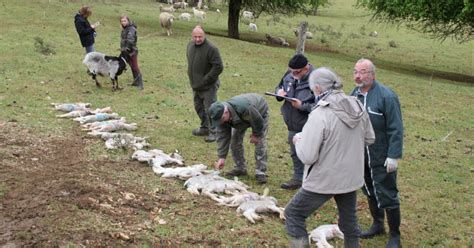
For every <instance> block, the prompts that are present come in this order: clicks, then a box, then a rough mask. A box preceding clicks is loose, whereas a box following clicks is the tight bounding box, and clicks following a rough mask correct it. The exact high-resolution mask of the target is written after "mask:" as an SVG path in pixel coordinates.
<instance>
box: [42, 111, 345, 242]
mask: <svg viewBox="0 0 474 248" xmlns="http://www.w3.org/2000/svg"><path fill="white" fill-rule="evenodd" d="M51 105H52V106H54V108H55V109H56V110H58V111H62V112H65V113H64V114H60V115H56V117H58V118H72V119H73V120H74V121H76V122H78V123H80V124H81V125H82V130H84V131H88V133H87V134H88V135H91V136H94V137H100V138H102V139H103V140H104V141H105V146H106V148H107V149H119V148H122V149H127V148H132V149H133V150H134V152H133V154H132V160H137V161H139V162H141V163H146V164H148V165H149V166H150V167H151V168H152V170H153V172H154V173H155V174H157V175H160V176H161V177H165V178H171V177H173V178H178V179H181V180H184V181H185V182H184V186H185V187H186V190H187V191H188V192H190V193H191V194H193V195H195V196H205V197H209V198H210V199H212V200H214V201H216V202H217V204H218V205H221V206H228V207H234V208H237V210H236V211H237V214H238V215H242V216H244V217H245V218H247V220H248V221H250V222H251V223H255V222H256V221H258V220H261V219H262V216H260V215H259V213H265V212H273V213H277V214H278V215H279V217H280V218H281V219H284V218H285V215H284V208H282V207H278V206H277V200H276V198H275V197H272V196H269V195H268V193H269V190H268V188H265V189H264V192H263V194H262V195H260V194H258V193H255V192H252V191H249V188H250V187H249V186H248V185H246V184H245V183H243V182H241V181H239V180H238V179H237V178H234V179H233V180H231V179H227V178H224V177H221V176H219V172H218V171H215V170H208V169H207V166H206V165H204V164H194V165H190V166H184V159H183V157H182V156H181V155H180V154H179V153H178V152H174V153H170V154H167V153H165V152H163V151H162V150H159V149H149V150H144V148H149V147H150V144H149V143H148V142H147V141H146V139H147V138H146V137H136V136H134V135H133V134H131V133H127V132H121V131H134V130H137V124H136V123H127V122H126V120H125V118H124V117H120V116H119V115H118V114H117V113H112V109H111V108H110V107H106V108H97V109H92V108H91V104H89V103H52V104H51ZM173 165H177V166H175V167H170V166H173ZM334 237H340V238H343V234H342V232H341V231H340V230H339V228H338V227H337V225H322V226H319V227H317V228H316V229H314V230H313V231H312V232H311V233H310V239H312V240H313V241H316V242H317V245H318V247H332V246H330V244H329V243H328V242H327V239H331V238H334Z"/></svg>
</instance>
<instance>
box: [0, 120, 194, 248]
mask: <svg viewBox="0 0 474 248" xmlns="http://www.w3.org/2000/svg"><path fill="white" fill-rule="evenodd" d="M90 142H97V141H95V140H91V139H88V138H87V137H84V135H83V134H82V133H79V132H78V131H74V130H71V134H70V135H67V136H52V135H50V136H44V135H42V134H38V133H35V131H34V130H28V129H25V128H22V127H21V126H20V125H19V124H17V123H14V122H5V121H1V120H0V164H1V166H0V179H1V180H0V246H2V247H33V246H34V247H37V246H40V247H45V246H46V247H57V246H66V245H78V246H87V247H129V246H133V244H138V243H140V244H144V243H148V244H150V245H151V246H173V245H174V243H172V242H171V241H168V240H159V239H158V238H157V237H156V236H155V235H150V233H152V232H153V231H154V230H153V229H154V226H156V222H158V221H159V213H160V212H161V209H164V208H167V207H168V206H169V205H170V204H171V203H173V202H176V201H177V200H178V199H175V198H173V197H172V195H173V194H172V193H170V192H166V190H162V189H161V190H159V191H153V190H152V189H147V188H145V187H143V186H141V185H139V184H137V183H134V182H133V179H134V178H133V176H132V178H129V180H123V178H120V175H117V174H116V173H114V172H116V171H122V173H123V170H126V171H127V172H130V174H132V175H135V174H142V173H143V174H145V175H146V174H149V172H150V171H149V168H146V166H142V165H139V164H138V163H135V162H131V161H123V162H113V161H108V160H91V159H89V158H88V156H87V151H86V147H87V146H88V143H90ZM117 168H119V169H117ZM130 179H131V180H130ZM198 242H199V241H198Z"/></svg>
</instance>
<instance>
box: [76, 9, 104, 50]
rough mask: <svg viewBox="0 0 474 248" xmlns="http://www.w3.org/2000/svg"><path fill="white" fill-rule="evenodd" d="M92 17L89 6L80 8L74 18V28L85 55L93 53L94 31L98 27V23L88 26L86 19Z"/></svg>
mask: <svg viewBox="0 0 474 248" xmlns="http://www.w3.org/2000/svg"><path fill="white" fill-rule="evenodd" d="M91 15H92V9H91V7H90V6H87V5H84V6H82V7H81V8H80V9H79V11H78V13H77V14H76V16H75V17H74V25H75V26H76V31H77V34H78V35H79V39H80V40H81V45H82V47H84V48H85V49H86V54H87V53H90V52H94V51H95V48H94V42H95V35H96V32H95V29H96V27H97V26H98V24H99V23H98V22H97V23H95V24H92V25H91V24H90V23H89V20H88V18H89V17H90V16H91Z"/></svg>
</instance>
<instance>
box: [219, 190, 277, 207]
mask: <svg viewBox="0 0 474 248" xmlns="http://www.w3.org/2000/svg"><path fill="white" fill-rule="evenodd" d="M268 192H269V190H268V188H265V189H264V191H263V195H259V194H257V193H255V192H250V191H248V192H235V193H232V196H229V197H225V196H218V197H217V199H214V200H215V201H217V202H218V205H224V206H229V207H238V206H239V205H241V204H242V203H244V202H248V201H256V200H265V199H272V198H271V197H270V196H268Z"/></svg>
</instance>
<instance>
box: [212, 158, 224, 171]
mask: <svg viewBox="0 0 474 248" xmlns="http://www.w3.org/2000/svg"><path fill="white" fill-rule="evenodd" d="M224 165H225V158H220V159H218V160H217V162H216V163H215V164H214V169H215V170H222V169H223V168H224Z"/></svg>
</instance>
